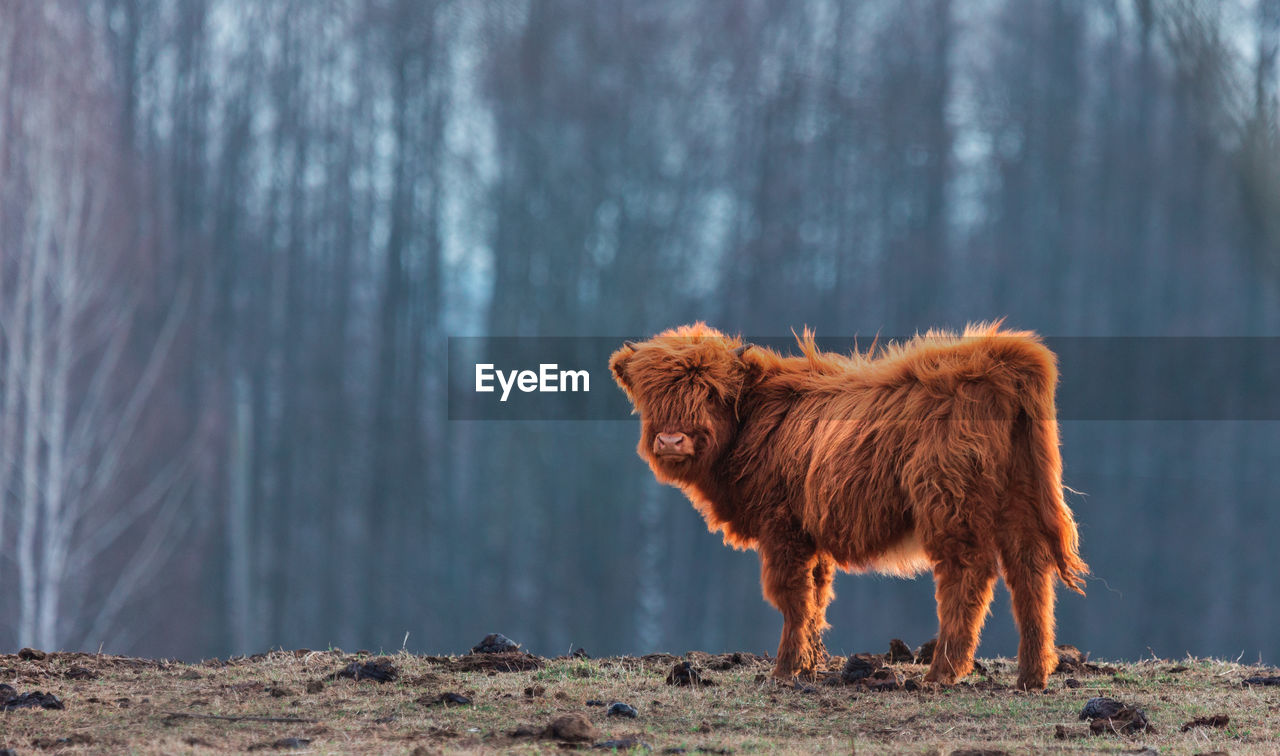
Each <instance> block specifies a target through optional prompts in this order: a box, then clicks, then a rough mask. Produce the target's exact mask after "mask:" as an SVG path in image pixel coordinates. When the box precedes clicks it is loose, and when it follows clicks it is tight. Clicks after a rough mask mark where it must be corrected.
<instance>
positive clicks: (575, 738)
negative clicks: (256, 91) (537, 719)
mask: <svg viewBox="0 0 1280 756" xmlns="http://www.w3.org/2000/svg"><path fill="white" fill-rule="evenodd" d="M543 736H544V737H548V738H554V739H556V740H563V741H566V742H569V743H585V742H587V741H589V740H595V739H596V738H598V737H600V731H599V730H597V729H596V726H595V725H593V724H591V720H590V719H587V717H586V715H585V714H577V713H574V714H565V715H563V716H559V717H556V718H555V719H553V720H551V724H550V725H548V726H547V729H546V730H545V731H544V732H543Z"/></svg>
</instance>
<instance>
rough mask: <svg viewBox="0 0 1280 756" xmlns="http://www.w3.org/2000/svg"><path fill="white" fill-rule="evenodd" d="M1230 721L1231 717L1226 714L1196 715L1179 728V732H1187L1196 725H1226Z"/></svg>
mask: <svg viewBox="0 0 1280 756" xmlns="http://www.w3.org/2000/svg"><path fill="white" fill-rule="evenodd" d="M1230 722H1231V717H1229V716H1227V715H1226V714H1214V715H1213V716H1211V717H1196V718H1195V719H1193V720H1191V721H1190V722H1187V723H1186V724H1184V725H1182V727H1181V728H1179V730H1178V731H1179V732H1187V731H1188V730H1191V729H1194V728H1196V727H1226V726H1227V725H1228V724H1230Z"/></svg>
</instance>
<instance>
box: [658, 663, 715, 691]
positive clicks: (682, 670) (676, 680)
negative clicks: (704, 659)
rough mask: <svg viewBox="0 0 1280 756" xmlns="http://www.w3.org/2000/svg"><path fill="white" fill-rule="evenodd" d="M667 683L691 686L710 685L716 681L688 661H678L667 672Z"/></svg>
mask: <svg viewBox="0 0 1280 756" xmlns="http://www.w3.org/2000/svg"><path fill="white" fill-rule="evenodd" d="M667 685H691V686H699V685H701V686H709V685H715V683H714V682H713V681H711V680H709V679H707V678H706V677H704V676H703V674H702V673H701V672H699V671H698V669H697V667H694V666H693V665H692V664H690V663H689V662H687V661H682V662H678V663H677V664H676V665H675V666H674V667H672V668H671V671H670V672H668V673H667Z"/></svg>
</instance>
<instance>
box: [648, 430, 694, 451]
mask: <svg viewBox="0 0 1280 756" xmlns="http://www.w3.org/2000/svg"><path fill="white" fill-rule="evenodd" d="M688 450H689V437H688V436H686V435H684V434H683V433H659V434H658V435H657V437H655V438H654V439H653V451H654V453H655V454H670V453H672V452H684V451H688Z"/></svg>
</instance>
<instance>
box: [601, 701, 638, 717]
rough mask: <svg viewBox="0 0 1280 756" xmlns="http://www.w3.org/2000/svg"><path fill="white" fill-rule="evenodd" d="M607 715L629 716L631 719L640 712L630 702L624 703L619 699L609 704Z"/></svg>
mask: <svg viewBox="0 0 1280 756" xmlns="http://www.w3.org/2000/svg"><path fill="white" fill-rule="evenodd" d="M607 715H608V716H610V717H629V718H631V719H635V718H636V717H638V716H640V712H638V711H636V708H635V707H634V706H632V705H630V704H625V703H623V702H621V701H614V702H613V703H612V704H610V705H609V711H608V712H607Z"/></svg>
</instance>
